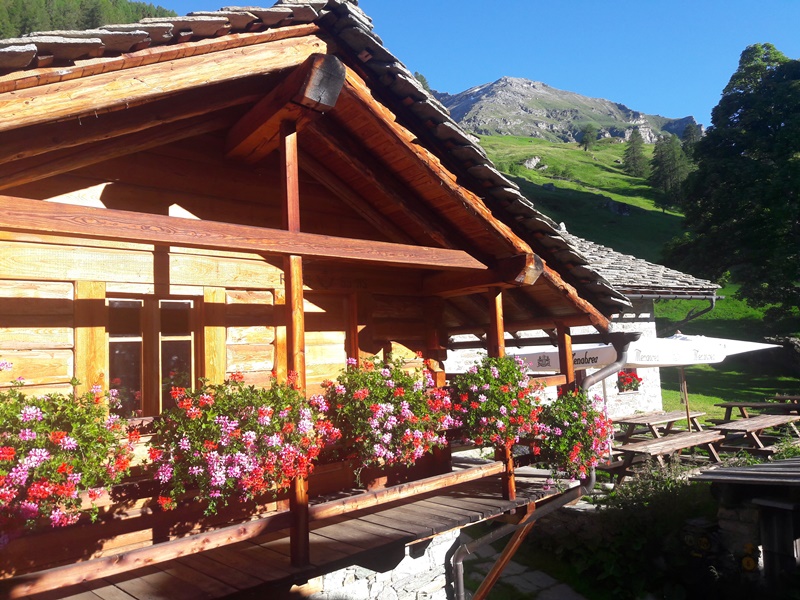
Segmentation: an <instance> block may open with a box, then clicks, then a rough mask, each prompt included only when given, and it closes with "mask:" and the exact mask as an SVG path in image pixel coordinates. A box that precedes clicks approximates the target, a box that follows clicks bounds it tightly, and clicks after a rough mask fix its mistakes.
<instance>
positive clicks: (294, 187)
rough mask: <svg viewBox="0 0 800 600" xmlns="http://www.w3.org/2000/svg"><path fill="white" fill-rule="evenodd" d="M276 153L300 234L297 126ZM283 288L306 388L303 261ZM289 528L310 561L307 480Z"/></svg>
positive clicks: (301, 562) (287, 267)
mask: <svg viewBox="0 0 800 600" xmlns="http://www.w3.org/2000/svg"><path fill="white" fill-rule="evenodd" d="M280 154H281V169H282V178H281V180H282V183H283V193H284V213H283V214H284V226H285V228H286V230H287V231H289V232H291V233H299V232H300V185H299V181H300V177H299V165H298V157H297V127H296V124H295V123H293V122H291V121H283V122H281V125H280ZM283 272H284V277H285V287H286V319H287V321H288V322H287V323H286V356H287V361H286V362H287V366H288V369H289V372H290V373H294V374H295V376H296V377H297V379H296V380H295V381H296V385H297V387H298V388H299V389H301V390H305V388H306V355H305V352H306V340H305V312H304V307H303V259H302V258H301V257H300V256H296V255H290V256H287V257H285V258H284V260H283ZM290 505H291V512H292V528H291V534H290V541H289V543H290V551H291V559H292V565H294V566H296V567H302V566H306V565H308V564H309V563H310V562H311V546H310V539H309V533H310V529H309V516H308V481H307V480H306V479H303V478H300V477H298V478H296V479H295V480H294V481H292V490H291V496H290Z"/></svg>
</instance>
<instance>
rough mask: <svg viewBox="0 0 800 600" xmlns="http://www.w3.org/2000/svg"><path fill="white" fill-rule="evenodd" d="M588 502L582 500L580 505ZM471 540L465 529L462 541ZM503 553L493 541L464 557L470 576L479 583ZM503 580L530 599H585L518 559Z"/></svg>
mask: <svg viewBox="0 0 800 600" xmlns="http://www.w3.org/2000/svg"><path fill="white" fill-rule="evenodd" d="M581 504H585V503H579V505H581ZM590 507H591V505H587V506H574V507H570V508H572V509H573V510H587V509H588V510H591V509H592V508H590ZM466 542H469V537H468V536H467V535H466V534H465V533H464V532H463V531H462V533H461V543H466ZM499 557H500V553H499V552H497V551H496V550H495V549H494V548H492V546H491V545H486V546H482V547H481V548H478V550H477V551H476V552H475V553H474V554H473V555H472V556H471V557H470V558H468V559H467V560H466V561H465V564H464V566H465V570H466V572H467V573H468V575H467V577H468V578H469V579H471V580H473V581H476V582H478V583H480V582H481V581H483V578H484V577H485V576H486V574H487V573H488V572H489V570H490V569H491V568H492V566H493V565H494V563H495V561H496V560H497V559H498V558H499ZM500 581H501V582H502V583H504V584H506V585H510V586H513V587H514V588H516V589H517V590H518V591H519V592H520V594H523V595H524V596H525V598H530V599H531V600H586V598H585V597H584V596H582V595H581V594H579V593H578V592H576V591H575V590H573V589H572V588H571V587H570V586H569V585H567V584H566V583H562V582H560V581H558V580H557V579H554V578H552V577H550V575H548V574H547V573H545V572H543V571H535V570H531V569H530V568H529V567H525V566H523V565H521V564H519V563H516V562H514V561H511V562H510V563H508V565H506V568H505V569H503V573H502V575H501V576H500Z"/></svg>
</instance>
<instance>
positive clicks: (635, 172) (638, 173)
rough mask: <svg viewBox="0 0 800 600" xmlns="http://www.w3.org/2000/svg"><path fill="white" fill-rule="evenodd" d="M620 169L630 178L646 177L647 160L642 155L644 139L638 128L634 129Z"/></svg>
mask: <svg viewBox="0 0 800 600" xmlns="http://www.w3.org/2000/svg"><path fill="white" fill-rule="evenodd" d="M622 168H623V169H624V170H625V172H626V173H627V174H628V175H630V176H631V177H646V176H647V158H646V157H645V155H644V138H643V137H642V134H641V132H640V131H639V128H638V127H634V128H633V131H632V132H631V137H630V138H629V139H628V144H627V146H625V154H624V156H623V158H622Z"/></svg>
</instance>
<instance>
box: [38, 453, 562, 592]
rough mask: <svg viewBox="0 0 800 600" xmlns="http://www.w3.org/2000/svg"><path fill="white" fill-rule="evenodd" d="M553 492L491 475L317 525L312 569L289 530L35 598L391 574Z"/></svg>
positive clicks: (524, 475)
mask: <svg viewBox="0 0 800 600" xmlns="http://www.w3.org/2000/svg"><path fill="white" fill-rule="evenodd" d="M553 493H554V492H553V491H549V492H548V491H545V490H544V477H543V475H542V473H541V471H538V472H537V471H535V470H533V469H528V468H522V469H520V470H519V471H518V472H517V499H516V500H514V501H508V500H503V498H502V497H501V483H500V479H499V477H488V478H485V479H481V480H478V481H474V482H470V483H466V484H461V485H457V486H453V487H450V488H446V489H444V490H441V491H439V492H434V493H430V494H426V495H423V496H416V497H414V498H413V500H411V501H409V500H406V501H403V502H398V503H393V504H386V505H382V506H377V507H374V508H372V509H367V510H362V511H359V512H354V513H348V514H347V515H343V516H339V517H335V518H331V519H326V520H324V521H320V522H316V523H312V526H311V529H312V533H311V563H312V564H311V565H310V566H308V567H304V568H295V567H292V566H291V564H290V560H289V532H288V530H284V531H279V532H275V533H270V534H267V535H264V536H261V537H257V538H253V539H251V540H248V541H246V542H239V543H236V544H232V545H229V546H225V547H223V548H217V549H213V550H207V551H205V552H202V553H201V554H194V555H191V556H185V557H182V558H178V559H175V560H170V561H168V562H164V563H160V564H158V565H155V566H152V567H147V568H143V569H137V570H135V571H130V572H128V573H124V574H120V575H115V576H113V577H108V578H105V579H101V580H98V581H94V582H91V583H84V584H82V585H80V586H72V587H70V588H62V589H61V590H57V591H54V592H47V593H42V594H37V595H35V596H31V597H30V598H31V600H55V599H61V600H134V599H135V600H160V599H164V600H196V599H200V598H206V599H212V598H225V597H228V596H234V597H242V598H244V597H249V593H252V594H253V596H252V597H253V598H267V597H272V596H269V595H264V594H265V593H266V592H267V590H268V589H269V588H270V587H274V586H278V585H281V586H284V587H288V586H289V585H291V584H293V583H294V584H303V583H305V582H307V581H308V580H309V579H312V578H314V577H317V576H319V575H322V574H325V573H329V572H332V571H335V570H337V569H340V568H343V567H345V566H350V565H354V564H355V565H361V566H365V567H367V568H370V567H372V568H373V569H374V570H384V569H387V568H391V567H392V566H393V564H397V563H398V562H399V561H400V560H401V559H402V558H403V556H404V555H405V548H406V546H408V545H411V544H414V543H417V542H421V541H424V540H426V539H428V538H430V537H432V536H435V535H437V534H440V533H444V532H446V531H450V530H453V529H457V528H461V527H464V526H466V525H469V524H472V523H477V522H479V521H484V520H487V519H492V518H495V517H498V516H500V515H503V514H506V513H509V512H512V511H514V510H515V509H516V508H518V507H522V506H525V505H527V504H530V503H534V502H537V501H540V500H543V499H544V498H546V497H547V496H549V495H552V494H553ZM381 563H382V564H381ZM248 592H249V593H248Z"/></svg>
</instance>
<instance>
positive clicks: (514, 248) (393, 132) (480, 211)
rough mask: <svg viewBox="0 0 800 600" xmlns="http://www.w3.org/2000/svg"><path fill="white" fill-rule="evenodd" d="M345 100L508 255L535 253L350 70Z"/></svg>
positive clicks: (345, 88) (343, 92)
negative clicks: (370, 119) (392, 140)
mask: <svg viewBox="0 0 800 600" xmlns="http://www.w3.org/2000/svg"><path fill="white" fill-rule="evenodd" d="M342 96H343V97H347V98H348V99H349V100H351V101H352V102H355V103H357V104H358V105H360V106H361V107H362V109H364V110H365V111H366V112H367V113H368V114H370V115H371V116H372V117H373V118H374V119H376V122H377V123H379V125H380V127H381V128H382V129H383V130H384V131H385V133H386V134H387V135H390V136H392V137H394V138H395V139H396V140H397V142H398V151H402V152H404V153H405V154H406V155H408V156H409V157H410V158H412V159H413V160H414V161H416V162H417V164H419V165H420V167H421V169H422V171H423V172H424V173H425V174H426V176H427V177H429V178H431V179H432V180H435V181H436V182H437V183H438V185H439V186H440V187H441V188H442V189H443V190H445V191H446V193H447V194H448V195H450V196H451V198H452V200H453V201H454V202H456V203H457V205H458V206H460V207H466V208H467V209H468V214H470V215H472V218H475V219H477V221H476V222H475V223H476V225H477V224H478V221H479V222H480V229H481V230H482V231H485V230H488V231H489V232H491V233H492V235H493V236H494V238H495V239H496V240H497V242H498V243H500V244H502V245H503V246H505V247H506V248H508V249H509V250H510V252H509V254H512V255H515V254H532V253H533V251H532V250H531V248H530V246H529V245H528V244H527V243H525V242H524V241H523V240H521V239H520V238H519V237H517V235H516V234H514V233H513V231H511V229H510V228H509V227H508V226H507V225H505V224H504V223H502V222H500V221H498V220H497V219H496V218H495V217H494V216H493V215H492V213H491V211H490V210H489V208H488V207H487V206H486V205H485V204H484V203H483V201H482V200H481V199H480V198H479V197H478V196H476V195H475V194H474V193H472V192H470V191H469V190H467V189H466V188H464V187H462V186H461V185H459V184H458V182H457V181H456V177H455V176H454V175H453V174H452V173H450V171H448V170H447V169H445V168H444V167H443V166H442V165H441V162H440V161H439V160H438V158H436V157H435V156H434V155H433V154H432V153H431V152H429V151H428V150H426V149H425V148H424V147H423V146H421V145H420V144H418V143H417V142H416V138H415V136H414V135H413V134H412V133H411V132H409V131H408V130H407V129H405V128H404V127H403V126H401V125H400V124H399V123H397V121H396V118H395V115H394V114H393V113H392V112H391V111H390V110H389V109H388V108H386V107H385V106H384V105H382V104H381V103H380V102H378V101H377V100H375V98H373V96H372V94H371V92H370V90H369V88H368V87H367V86H366V85H365V83H364V81H363V80H362V79H361V78H360V77H359V76H358V75H357V74H356V73H355V72H354V71H352V70H350V69H348V71H347V81H346V84H345V86H344V89H343V90H342ZM462 214H463V212H462Z"/></svg>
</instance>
